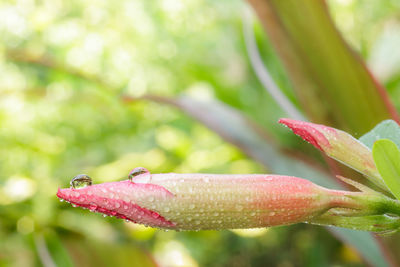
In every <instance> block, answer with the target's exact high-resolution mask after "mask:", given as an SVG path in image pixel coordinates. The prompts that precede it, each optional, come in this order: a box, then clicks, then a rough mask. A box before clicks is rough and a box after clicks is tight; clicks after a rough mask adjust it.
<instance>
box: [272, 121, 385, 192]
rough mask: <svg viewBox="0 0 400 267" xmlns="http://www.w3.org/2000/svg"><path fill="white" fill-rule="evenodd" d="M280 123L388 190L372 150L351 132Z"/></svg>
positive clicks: (311, 124) (313, 125) (317, 125)
mask: <svg viewBox="0 0 400 267" xmlns="http://www.w3.org/2000/svg"><path fill="white" fill-rule="evenodd" d="M279 123H282V124H284V125H286V126H288V127H289V128H290V129H292V131H293V132H294V133H295V134H297V135H298V136H300V137H301V138H303V139H304V140H305V141H307V142H309V143H310V144H312V145H313V146H315V147H316V148H318V149H319V150H321V151H322V152H324V153H325V154H327V155H328V156H329V157H331V158H334V159H335V160H337V161H340V162H341V163H343V164H345V165H347V166H349V167H350V168H353V169H355V170H356V171H359V172H360V173H362V174H364V175H366V176H367V178H368V179H369V180H370V181H371V182H373V183H374V184H376V185H377V186H379V187H380V188H382V189H384V190H388V189H387V187H386V185H385V183H384V182H383V180H382V177H381V176H380V174H379V172H378V170H377V168H376V166H375V163H374V159H373V157H372V153H371V150H370V149H369V148H368V147H367V146H365V145H364V144H363V143H361V142H360V141H358V140H357V139H355V138H354V137H353V136H351V135H350V134H348V133H346V132H343V131H341V130H338V129H335V128H331V127H327V126H324V125H321V124H315V123H310V122H303V121H297V120H292V119H280V120H279Z"/></svg>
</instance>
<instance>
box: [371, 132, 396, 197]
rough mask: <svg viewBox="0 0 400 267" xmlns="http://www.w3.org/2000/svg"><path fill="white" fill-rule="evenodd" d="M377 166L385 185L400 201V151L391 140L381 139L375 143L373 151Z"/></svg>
mask: <svg viewBox="0 0 400 267" xmlns="http://www.w3.org/2000/svg"><path fill="white" fill-rule="evenodd" d="M372 155H373V157H374V161H375V165H376V167H377V168H378V171H379V173H380V174H381V176H382V178H383V180H384V181H385V184H386V185H387V187H388V188H389V189H390V191H391V192H392V193H393V195H394V196H396V198H397V199H400V151H399V148H398V147H397V145H396V144H395V143H394V142H393V141H391V140H389V139H381V140H378V141H376V142H375V143H374V146H373V149H372Z"/></svg>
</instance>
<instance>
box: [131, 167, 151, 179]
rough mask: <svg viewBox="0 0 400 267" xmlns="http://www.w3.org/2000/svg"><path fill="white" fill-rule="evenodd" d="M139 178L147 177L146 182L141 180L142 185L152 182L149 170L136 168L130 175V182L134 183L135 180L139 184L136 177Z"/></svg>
mask: <svg viewBox="0 0 400 267" xmlns="http://www.w3.org/2000/svg"><path fill="white" fill-rule="evenodd" d="M138 176H143V177H147V179H146V180H144V181H142V180H140V181H139V182H142V183H144V182H148V181H150V177H151V176H150V172H149V170H147V169H146V168H143V167H137V168H134V169H133V170H132V171H131V172H130V173H129V181H131V182H133V179H135V182H138V181H137V179H136V177H138Z"/></svg>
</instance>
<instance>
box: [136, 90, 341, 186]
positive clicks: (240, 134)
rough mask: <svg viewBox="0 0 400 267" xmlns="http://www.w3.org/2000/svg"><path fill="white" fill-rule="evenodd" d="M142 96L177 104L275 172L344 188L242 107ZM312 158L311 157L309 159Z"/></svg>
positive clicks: (179, 98)
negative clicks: (277, 141)
mask: <svg viewBox="0 0 400 267" xmlns="http://www.w3.org/2000/svg"><path fill="white" fill-rule="evenodd" d="M143 99H147V100H152V101H156V102H161V103H165V104H169V105H172V106H175V107H177V108H179V109H181V110H183V111H184V112H186V113H187V114H188V115H190V116H192V117H193V118H195V119H197V120H198V121H200V122H201V123H203V124H204V125H205V126H207V127H208V128H209V129H211V130H213V131H214V132H216V133H217V134H219V135H220V136H221V137H222V138H224V139H225V140H226V141H228V142H230V143H232V144H234V145H235V146H237V147H239V148H240V149H241V150H242V151H243V152H244V153H245V154H247V155H248V156H250V157H252V158H253V159H255V160H257V161H258V162H260V163H262V164H263V165H264V166H266V167H267V168H268V169H269V170H270V171H271V172H272V173H274V174H281V175H292V176H299V177H303V178H306V179H309V180H310V181H312V182H314V183H317V184H319V185H322V186H325V187H329V188H342V187H341V186H340V185H339V183H337V182H335V180H334V177H332V176H330V175H329V174H328V173H326V172H324V171H323V170H322V169H321V167H320V166H318V167H317V166H315V165H312V164H310V163H306V162H305V161H302V159H301V158H296V157H294V156H293V155H290V153H285V152H283V151H282V150H281V149H279V148H278V147H277V146H276V144H275V143H274V142H273V141H272V140H271V137H270V136H268V134H267V133H266V132H265V131H264V130H263V129H262V128H260V127H259V126H258V125H257V124H255V123H254V122H252V121H250V120H249V119H248V118H246V117H244V116H243V115H242V114H241V113H240V112H239V111H237V110H235V109H234V108H232V107H229V106H227V105H225V104H223V103H221V102H218V101H215V100H213V101H200V100H195V99H193V98H190V97H187V96H181V97H178V98H174V99H172V98H166V97H160V96H154V95H151V96H150V95H148V96H145V97H143ZM308 160H309V159H308Z"/></svg>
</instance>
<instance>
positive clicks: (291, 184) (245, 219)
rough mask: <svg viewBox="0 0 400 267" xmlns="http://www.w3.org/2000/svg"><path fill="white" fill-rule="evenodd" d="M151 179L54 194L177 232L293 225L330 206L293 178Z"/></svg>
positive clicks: (182, 176)
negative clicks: (177, 230)
mask: <svg viewBox="0 0 400 267" xmlns="http://www.w3.org/2000/svg"><path fill="white" fill-rule="evenodd" d="M151 181H152V183H151V184H150V183H147V184H146V183H134V182H131V181H121V182H113V183H104V184H100V185H93V186H89V187H85V188H82V189H61V190H59V192H58V196H59V197H60V198H63V199H66V200H68V201H70V202H71V203H74V204H75V205H78V206H81V207H85V208H89V209H91V210H95V211H99V212H102V213H104V214H107V215H112V216H117V217H119V218H124V219H128V220H131V221H134V222H138V223H142V224H145V225H150V226H155V227H162V228H173V229H182V230H196V229H230V228H254V227H267V226H274V225H283V224H291V223H297V222H301V221H306V220H308V219H310V218H311V217H313V216H314V215H316V214H318V213H321V212H322V211H325V210H326V209H327V208H328V206H329V202H330V199H329V197H327V196H326V190H325V191H324V189H323V188H321V187H319V186H317V185H315V184H313V183H311V182H309V181H307V180H304V179H300V178H296V177H287V176H275V175H274V176H272V175H213V174H173V173H170V174H153V175H152V179H151Z"/></svg>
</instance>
